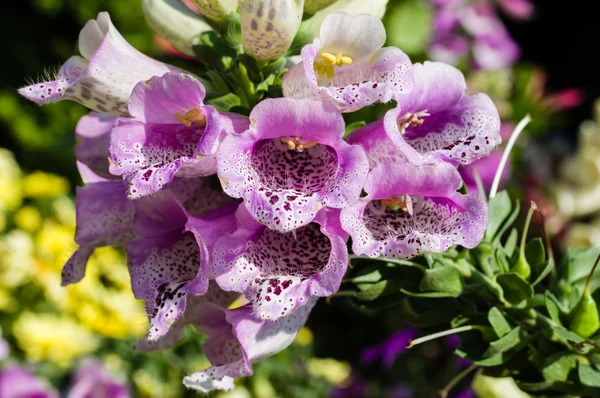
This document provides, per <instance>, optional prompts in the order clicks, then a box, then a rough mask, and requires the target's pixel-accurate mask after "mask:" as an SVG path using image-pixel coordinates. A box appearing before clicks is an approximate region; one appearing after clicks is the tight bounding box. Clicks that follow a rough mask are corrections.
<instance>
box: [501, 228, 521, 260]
mask: <svg viewBox="0 0 600 398" xmlns="http://www.w3.org/2000/svg"><path fill="white" fill-rule="evenodd" d="M517 240H519V232H518V231H517V229H516V228H513V229H511V231H510V234H509V235H508V238H507V239H506V243H504V252H505V253H506V255H507V256H508V257H509V258H510V257H512V256H513V254H514V253H515V250H516V248H517Z"/></svg>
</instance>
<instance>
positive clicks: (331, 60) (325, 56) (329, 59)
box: [319, 53, 338, 65]
mask: <svg viewBox="0 0 600 398" xmlns="http://www.w3.org/2000/svg"><path fill="white" fill-rule="evenodd" d="M319 55H320V56H321V59H322V60H323V63H324V64H329V65H335V64H336V63H337V59H338V57H336V56H335V55H333V54H331V53H320V54H319Z"/></svg>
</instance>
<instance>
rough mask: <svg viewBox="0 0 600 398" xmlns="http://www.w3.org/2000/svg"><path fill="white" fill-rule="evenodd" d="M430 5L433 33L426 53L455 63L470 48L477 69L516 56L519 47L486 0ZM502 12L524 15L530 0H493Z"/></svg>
mask: <svg viewBox="0 0 600 398" xmlns="http://www.w3.org/2000/svg"><path fill="white" fill-rule="evenodd" d="M431 3H432V5H433V8H434V27H433V37H432V39H431V42H430V43H429V50H428V54H429V56H430V57H431V58H432V59H434V60H437V61H442V62H447V63H450V64H453V65H455V64H457V63H458V62H459V61H461V60H462V59H464V58H465V57H466V56H467V55H469V52H471V56H472V61H473V66H474V67H475V68H477V69H500V68H505V67H509V66H511V65H512V64H513V63H514V62H515V61H516V60H517V59H518V58H519V54H520V51H519V47H518V45H517V44H516V43H515V42H514V41H513V39H512V38H511V37H510V34H509V33H508V31H507V29H506V27H505V26H504V23H503V22H502V21H501V20H500V18H499V17H498V15H497V11H496V5H495V4H493V3H492V2H491V1H490V0H487V1H472V0H431ZM497 3H498V5H499V6H500V7H501V8H502V9H503V11H504V12H505V13H507V14H508V15H510V16H511V17H513V18H518V19H526V18H529V17H530V16H531V14H532V13H533V6H532V4H531V3H530V0H497Z"/></svg>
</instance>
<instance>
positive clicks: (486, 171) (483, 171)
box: [458, 149, 511, 192]
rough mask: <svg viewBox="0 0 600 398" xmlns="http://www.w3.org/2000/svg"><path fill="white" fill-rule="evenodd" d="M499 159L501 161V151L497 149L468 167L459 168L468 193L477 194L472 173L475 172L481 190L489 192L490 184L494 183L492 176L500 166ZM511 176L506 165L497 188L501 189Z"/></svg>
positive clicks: (508, 165) (509, 169) (509, 168)
mask: <svg viewBox="0 0 600 398" xmlns="http://www.w3.org/2000/svg"><path fill="white" fill-rule="evenodd" d="M500 159H502V151H501V150H499V149H497V150H495V151H493V152H492V153H490V156H488V157H485V158H481V159H479V160H477V161H475V162H473V163H471V164H470V165H468V166H464V167H459V169H458V171H459V172H460V175H461V176H462V178H463V181H464V182H465V185H466V186H467V191H468V192H477V181H476V180H475V174H474V173H473V172H474V171H475V170H477V174H479V177H480V178H481V182H482V183H483V188H484V189H485V191H486V192H489V190H490V188H491V187H492V183H493V182H494V176H495V175H496V171H497V170H498V166H499V164H500ZM510 175H511V167H510V163H507V164H506V166H505V167H504V170H503V171H502V176H501V178H500V185H499V188H500V189H502V187H503V186H504V183H505V182H506V180H508V178H509V177H510Z"/></svg>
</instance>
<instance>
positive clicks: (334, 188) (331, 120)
mask: <svg viewBox="0 0 600 398" xmlns="http://www.w3.org/2000/svg"><path fill="white" fill-rule="evenodd" d="M250 120H251V125H250V129H249V130H248V131H246V132H244V133H242V134H231V135H228V136H227V137H226V138H225V140H224V141H223V143H222V144H221V146H220V148H219V152H218V156H217V160H218V175H219V179H220V180H221V185H222V186H223V190H224V191H225V192H226V193H227V194H228V195H230V196H233V197H235V198H243V199H244V205H245V206H246V208H247V209H248V211H249V212H250V213H251V214H252V216H253V217H254V218H255V219H256V220H258V221H260V222H261V223H263V224H264V225H266V226H267V227H269V228H271V229H273V230H277V231H280V232H289V231H291V230H293V229H295V228H298V227H301V226H303V225H307V224H308V223H310V222H311V221H312V220H313V219H314V218H315V216H316V214H317V212H318V211H319V210H320V209H321V208H323V207H332V208H342V207H344V206H346V205H349V204H353V203H356V201H357V200H358V198H359V195H360V193H361V190H362V186H363V183H364V181H365V179H366V176H367V173H368V169H369V166H368V162H367V159H366V156H365V154H364V152H363V150H362V149H361V148H359V147H358V146H351V145H348V144H347V143H346V142H344V141H343V140H342V136H343V134H344V120H343V119H342V116H341V114H340V113H339V112H338V111H337V110H336V109H335V107H334V106H332V105H331V104H329V103H326V102H319V101H311V100H296V99H291V98H277V99H267V100H264V101H262V102H261V103H260V104H258V105H257V106H256V107H255V108H254V110H253V111H252V113H251V114H250Z"/></svg>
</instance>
